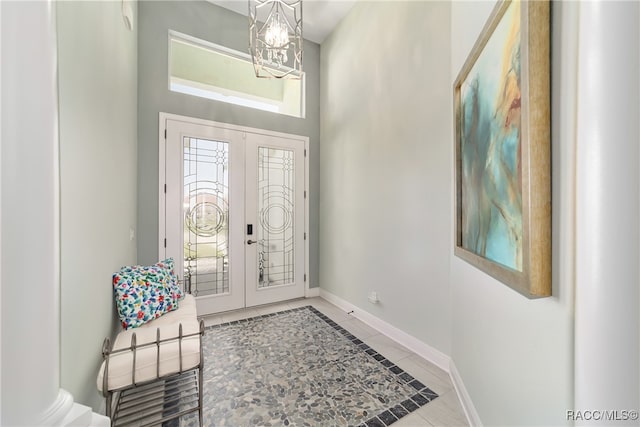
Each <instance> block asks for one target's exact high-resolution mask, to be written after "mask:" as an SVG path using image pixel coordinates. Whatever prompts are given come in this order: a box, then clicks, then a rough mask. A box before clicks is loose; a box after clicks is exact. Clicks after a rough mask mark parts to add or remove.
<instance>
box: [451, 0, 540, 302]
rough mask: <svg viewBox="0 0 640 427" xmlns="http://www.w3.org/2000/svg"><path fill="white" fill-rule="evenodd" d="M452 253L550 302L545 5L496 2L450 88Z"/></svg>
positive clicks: (524, 293)
mask: <svg viewBox="0 0 640 427" xmlns="http://www.w3.org/2000/svg"><path fill="white" fill-rule="evenodd" d="M454 120H455V121H454V123H455V137H454V138H455V144H456V149H455V153H456V154H455V174H456V179H455V194H456V199H455V200H456V209H455V214H456V218H455V247H454V253H455V255H456V256H458V257H460V258H462V259H463V260H465V261H466V262H468V263H470V264H472V265H474V266H475V267H477V268H479V269H480V270H482V271H484V272H486V273H487V274H489V275H491V276H493V277H494V278H496V279H498V280H499V281H501V282H503V283H505V284H506V285H508V286H509V287H511V288H513V289H514V290H516V291H518V292H520V293H521V294H523V295H525V296H526V297H528V298H538V297H545V296H550V295H551V143H550V139H551V126H550V3H549V2H548V1H523V2H520V1H517V0H513V1H511V0H504V1H501V2H499V3H498V4H497V5H496V6H495V8H494V10H493V12H492V13H491V16H490V17H489V19H488V21H487V23H486V24H485V27H484V29H483V30H482V33H481V34H480V36H479V38H478V40H477V42H476V44H475V46H474V47H473V49H472V51H471V53H470V54H469V57H468V58H467V60H466V62H465V64H464V65H463V67H462V70H461V71H460V73H459V75H458V77H457V78H456V81H455V83H454Z"/></svg>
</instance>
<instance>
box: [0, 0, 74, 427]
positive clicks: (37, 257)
mask: <svg viewBox="0 0 640 427" xmlns="http://www.w3.org/2000/svg"><path fill="white" fill-rule="evenodd" d="M0 7H1V8H2V13H1V17H2V18H1V19H2V21H1V25H0V28H1V32H2V36H1V40H2V48H1V52H2V84H1V88H2V107H1V111H2V120H1V122H2V167H1V173H2V181H1V182H2V190H1V195H2V249H1V257H2V258H1V260H2V261H1V265H2V275H1V277H2V282H1V284H2V288H1V290H2V297H1V303H2V310H1V311H2V320H1V325H2V333H1V339H2V346H1V349H2V358H1V361H2V387H1V390H2V391H1V393H2V402H1V403H2V410H1V413H2V419H1V420H0V423H1V424H2V425H25V424H29V425H56V424H60V423H61V422H62V420H63V419H64V417H65V416H66V415H67V413H68V412H69V411H70V410H71V408H72V406H73V398H72V397H71V395H70V394H69V393H67V392H65V391H63V390H61V389H60V388H59V386H60V375H59V373H60V313H59V311H60V291H59V289H60V283H59V265H60V260H59V246H60V238H59V230H60V227H59V182H58V176H59V170H58V114H57V108H58V107H57V75H56V36H55V16H54V11H53V9H54V4H53V3H51V2H48V1H38V2H5V1H3V2H1V4H0Z"/></svg>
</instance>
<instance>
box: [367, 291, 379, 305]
mask: <svg viewBox="0 0 640 427" xmlns="http://www.w3.org/2000/svg"><path fill="white" fill-rule="evenodd" d="M379 301H380V299H379V298H378V293H377V292H376V291H371V292H369V302H370V303H371V304H377V303H378V302H379Z"/></svg>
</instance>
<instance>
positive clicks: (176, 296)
mask: <svg viewBox="0 0 640 427" xmlns="http://www.w3.org/2000/svg"><path fill="white" fill-rule="evenodd" d="M156 267H159V268H163V269H165V270H166V271H167V272H168V274H169V276H170V277H171V280H170V285H169V288H170V293H171V295H172V297H173V300H174V302H175V304H178V301H180V300H181V299H182V298H184V293H183V292H182V288H180V285H179V284H178V277H177V276H176V274H175V272H174V269H173V258H167V259H165V260H163V261H160V262H158V263H156Z"/></svg>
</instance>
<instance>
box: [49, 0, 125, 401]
mask: <svg viewBox="0 0 640 427" xmlns="http://www.w3.org/2000/svg"><path fill="white" fill-rule="evenodd" d="M56 7H57V21H58V61H59V64H58V66H59V76H58V78H59V97H60V98H59V105H60V168H61V183H60V187H61V310H62V314H61V322H62V333H61V353H62V354H61V360H62V361H61V386H62V388H64V389H65V390H67V391H69V392H71V394H73V396H74V398H75V401H76V402H79V403H82V404H85V405H88V406H92V407H93V408H94V409H98V408H99V407H100V405H101V403H102V399H101V397H100V395H99V394H98V391H97V389H96V375H97V372H98V367H99V364H100V363H101V362H102V355H101V349H102V340H103V339H104V338H105V337H107V336H111V335H112V334H113V333H114V331H115V327H116V323H117V316H116V312H115V305H114V302H113V290H112V285H111V275H112V274H113V272H114V271H116V270H117V269H119V268H120V267H121V266H123V265H127V264H132V263H135V261H136V244H135V240H133V241H131V240H130V239H129V229H130V228H135V223H136V206H137V203H136V200H137V198H136V166H137V159H136V155H137V141H136V139H137V120H136V114H137V111H136V107H137V88H136V85H137V60H136V56H137V32H136V31H133V32H131V31H128V30H126V29H125V26H124V23H123V19H122V15H121V12H120V10H121V5H120V2H119V1H108V2H57V3H56ZM133 7H134V11H135V3H133ZM43 351H46V349H43Z"/></svg>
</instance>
